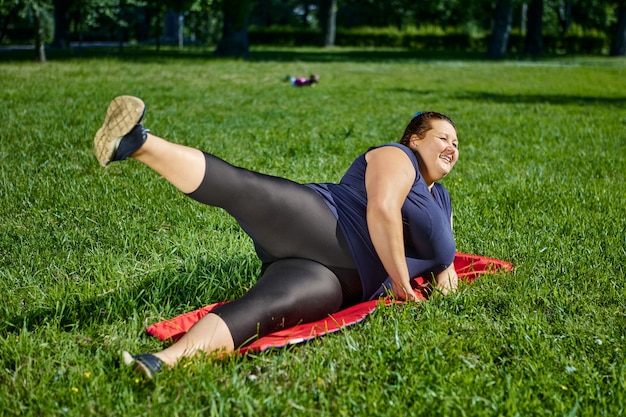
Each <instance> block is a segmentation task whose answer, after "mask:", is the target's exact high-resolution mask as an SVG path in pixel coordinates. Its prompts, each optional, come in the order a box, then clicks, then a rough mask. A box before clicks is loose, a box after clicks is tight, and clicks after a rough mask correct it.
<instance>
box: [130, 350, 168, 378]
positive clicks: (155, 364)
mask: <svg viewBox="0 0 626 417" xmlns="http://www.w3.org/2000/svg"><path fill="white" fill-rule="evenodd" d="M122 357H123V358H124V364H125V365H127V366H130V365H134V366H135V369H136V370H138V371H140V372H141V373H143V374H144V375H145V376H146V377H147V378H148V379H152V378H153V377H154V375H155V374H158V373H159V372H161V370H163V361H162V360H161V359H159V358H157V357H156V356H154V355H152V354H150V353H142V354H141V355H134V356H133V355H131V354H130V353H128V352H126V351H124V352H122Z"/></svg>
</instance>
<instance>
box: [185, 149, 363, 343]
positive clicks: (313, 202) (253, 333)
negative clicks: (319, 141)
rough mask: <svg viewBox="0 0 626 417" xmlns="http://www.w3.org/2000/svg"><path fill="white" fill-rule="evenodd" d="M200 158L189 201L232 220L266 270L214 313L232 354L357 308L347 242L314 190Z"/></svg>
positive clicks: (355, 277)
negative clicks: (199, 175)
mask: <svg viewBox="0 0 626 417" xmlns="http://www.w3.org/2000/svg"><path fill="white" fill-rule="evenodd" d="M204 155H205V159H206V171H205V174H204V180H203V181H202V183H201V184H200V186H199V187H198V189H196V190H195V191H194V192H192V193H190V194H188V195H189V196H190V197H191V198H193V199H194V200H197V201H199V202H201V203H204V204H208V205H211V206H216V207H221V208H223V209H225V210H226V211H227V212H228V213H229V214H230V215H232V216H233V217H234V218H235V219H236V220H237V222H238V223H239V225H240V226H241V227H242V229H243V230H244V231H245V232H246V233H247V234H248V235H249V236H250V237H251V238H252V240H253V241H254V244H255V248H256V251H257V254H258V256H259V258H260V259H261V261H262V263H263V267H262V273H261V276H260V277H259V279H258V281H257V283H256V284H255V285H254V286H253V287H252V288H251V289H250V291H248V292H247V293H246V294H245V295H244V296H243V297H241V298H239V299H237V300H234V301H232V302H230V303H227V304H224V305H222V306H220V307H218V308H217V309H215V310H214V311H213V312H214V313H215V314H218V315H219V316H220V317H221V318H222V320H224V322H225V323H226V325H227V326H228V329H229V330H230V332H231V335H232V337H233V341H234V344H235V347H241V346H243V345H245V344H247V343H250V342H252V341H254V339H255V338H257V337H262V336H265V335H267V334H269V333H272V332H274V331H277V330H279V329H282V328H288V327H291V326H294V325H296V324H299V323H306V322H312V321H315V320H320V319H323V318H325V317H327V316H328V315H329V314H332V313H335V312H337V311H338V310H340V309H341V308H343V307H346V306H349V305H352V304H355V303H356V302H358V301H360V299H361V293H362V290H361V282H360V279H359V276H358V273H357V271H356V266H355V264H354V261H353V259H352V255H351V253H350V251H349V249H348V246H347V243H346V240H345V237H344V235H343V233H342V231H341V229H340V228H339V225H338V223H337V219H336V218H335V216H334V215H333V213H332V212H331V211H330V209H329V208H328V206H327V205H326V203H325V202H324V200H323V199H322V198H321V197H320V196H319V195H318V194H317V193H316V192H315V191H313V190H312V189H310V188H308V187H307V186H305V185H302V184H298V183H296V182H293V181H290V180H287V179H284V178H279V177H273V176H269V175H264V174H260V173H257V172H253V171H249V170H246V169H243V168H239V167H235V166H233V165H230V164H229V163H227V162H225V161H223V160H221V159H219V158H217V157H215V156H213V155H210V154H206V153H205V154H204Z"/></svg>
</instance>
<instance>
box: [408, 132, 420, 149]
mask: <svg viewBox="0 0 626 417" xmlns="http://www.w3.org/2000/svg"><path fill="white" fill-rule="evenodd" d="M419 141H420V138H419V136H417V135H416V134H415V133H414V134H412V135H411V137H410V138H409V148H411V149H417V144H418V143H419Z"/></svg>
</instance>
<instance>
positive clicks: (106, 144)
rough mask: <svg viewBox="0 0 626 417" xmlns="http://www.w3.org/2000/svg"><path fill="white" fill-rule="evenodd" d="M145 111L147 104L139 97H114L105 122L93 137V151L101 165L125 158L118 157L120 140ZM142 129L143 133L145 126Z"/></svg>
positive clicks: (141, 117) (137, 122) (139, 120)
mask: <svg viewBox="0 0 626 417" xmlns="http://www.w3.org/2000/svg"><path fill="white" fill-rule="evenodd" d="M145 111H146V105H145V104H144V102H143V101H142V100H141V99H139V98H137V97H132V96H119V97H116V98H114V99H113V101H112V102H111V104H109V108H108V109H107V114H106V117H105V118H104V123H103V124H102V127H101V128H100V129H98V131H97V132H96V136H95V137H94V139H93V153H94V155H96V159H97V160H98V162H99V163H100V165H102V166H106V165H107V164H108V163H109V162H111V161H113V160H119V159H123V158H116V153H117V150H118V147H119V145H120V142H121V140H122V139H123V138H124V136H126V135H128V134H129V133H131V131H133V129H134V128H135V126H137V125H139V123H140V122H141V119H143V115H144V113H145ZM140 126H141V125H140ZM141 130H142V133H143V131H144V130H145V129H143V126H141ZM143 136H145V135H143ZM144 140H145V138H144Z"/></svg>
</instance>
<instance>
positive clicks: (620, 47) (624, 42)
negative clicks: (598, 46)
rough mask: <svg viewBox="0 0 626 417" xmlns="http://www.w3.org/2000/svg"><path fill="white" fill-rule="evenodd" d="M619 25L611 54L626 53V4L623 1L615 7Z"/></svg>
mask: <svg viewBox="0 0 626 417" xmlns="http://www.w3.org/2000/svg"><path fill="white" fill-rule="evenodd" d="M615 14H616V17H617V26H616V28H615V34H614V35H613V41H612V42H611V52H610V54H611V56H624V55H626V4H624V3H622V4H620V5H619V6H618V7H617V8H616V9H615Z"/></svg>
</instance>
